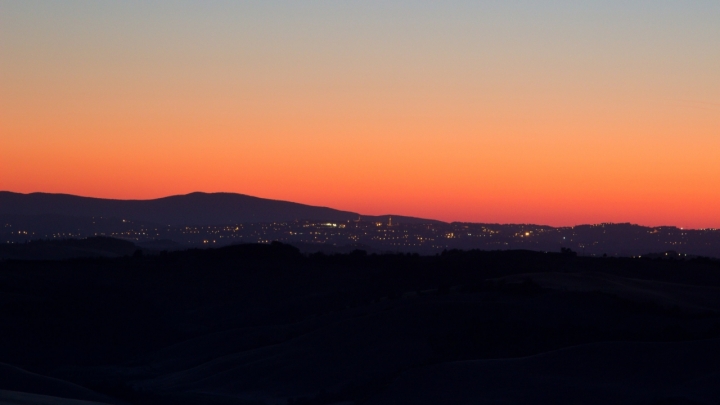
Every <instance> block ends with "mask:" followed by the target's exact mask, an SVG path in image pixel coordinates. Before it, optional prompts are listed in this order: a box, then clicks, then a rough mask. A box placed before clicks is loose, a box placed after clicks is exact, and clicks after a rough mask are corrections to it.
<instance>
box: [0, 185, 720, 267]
mask: <svg viewBox="0 0 720 405" xmlns="http://www.w3.org/2000/svg"><path fill="white" fill-rule="evenodd" d="M92 236H105V237H111V238H118V239H123V240H125V241H130V242H133V243H134V244H135V245H136V246H137V247H139V248H142V249H147V250H149V251H158V252H159V251H163V250H168V251H171V250H179V249H183V248H186V247H212V246H215V247H218V246H226V245H232V244H238V243H270V242H273V241H279V242H284V243H289V244H294V245H295V246H298V247H300V248H301V250H302V251H303V252H306V253H310V252H314V251H323V252H326V253H333V252H335V253H337V252H347V251H352V250H354V249H362V250H368V251H373V252H388V251H392V252H407V253H421V254H435V253H440V252H442V251H444V250H452V249H462V250H469V249H481V250H517V249H527V250H536V251H546V252H550V251H560V249H561V248H565V249H572V250H574V251H576V252H577V253H578V254H580V255H584V256H602V255H608V256H625V257H628V256H641V255H642V256H647V255H651V254H652V255H654V256H658V257H660V256H662V257H663V258H673V257H674V258H687V257H693V256H707V257H717V258H720V229H694V230H683V229H679V228H676V227H667V226H665V227H652V228H651V227H644V226H640V225H633V224H628V223H625V224H594V225H577V226H573V227H558V228H555V227H550V226H543V225H532V224H482V223H461V222H452V223H446V222H441V221H436V220H431V219H422V218H414V217H405V216H399V215H392V216H389V215H384V216H365V215H361V214H358V213H355V212H349V211H340V210H336V209H332V208H326V207H316V206H311V205H304V204H297V203H293V202H288V201H278V200H269V199H263V198H257V197H251V196H247V195H242V194H231V193H213V194H207V193H192V194H187V195H178V196H171V197H165V198H159V199H155V200H109V199H100V198H88V197H78V196H73V195H67V194H46V193H32V194H19V193H11V192H0V243H4V244H19V243H25V242H28V241H38V240H44V241H51V240H67V239H83V238H88V237H92ZM41 247H42V248H43V249H51V250H52V251H53V252H55V251H58V252H59V250H58V249H60V248H59V247H58V246H56V245H53V244H45V245H43V244H40V245H33V246H28V247H25V248H22V251H13V252H14V253H12V254H10V253H8V254H7V255H5V257H20V256H22V255H25V256H28V255H30V256H33V257H41V256H43V255H41V254H39V253H38V252H39V250H38V249H40V248H41ZM63 249H65V248H63ZM87 249H90V250H92V251H93V252H95V251H97V250H98V248H97V246H95V245H92V246H89V247H88V246H85V245H75V244H71V245H68V246H67V249H65V250H63V252H65V253H62V254H61V253H57V252H56V253H53V256H52V257H64V256H63V255H66V253H67V254H68V255H74V254H75V253H73V252H84V251H86V250H87ZM128 249H130V248H128ZM133 249H134V248H133ZM60 250H62V249H60ZM100 250H102V249H100ZM68 252H69V253H68ZM103 252H104V251H103ZM21 253H22V254H21ZM113 254H115V253H113ZM123 254H124V253H123ZM18 255H20V256H18ZM92 255H101V256H102V255H105V253H102V252H100V253H97V252H95V253H92Z"/></svg>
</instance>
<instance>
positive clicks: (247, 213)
mask: <svg viewBox="0 0 720 405" xmlns="http://www.w3.org/2000/svg"><path fill="white" fill-rule="evenodd" d="M0 214H9V215H27V216H31V215H46V214H56V215H65V216H74V217H88V216H92V217H115V218H120V219H130V220H136V221H146V222H150V223H157V224H163V225H221V224H231V223H250V222H255V223H259V222H285V221H293V220H331V221H349V220H354V219H358V218H359V217H363V218H365V219H369V220H372V219H385V218H388V217H393V218H397V219H400V220H402V221H404V222H406V223H440V222H442V221H438V220H433V219H423V218H415V217H408V216H402V215H391V214H388V215H375V216H373V215H362V214H359V213H356V212H352V211H343V210H338V209H334V208H330V207H325V206H314V205H309V204H302V203H296V202H291V201H285V200H274V199H268V198H261V197H255V196H250V195H247V194H240V193H228V192H217V193H204V192H192V193H188V194H180V195H172V196H167V197H161V198H155V199H147V200H119V199H109V198H97V197H84V196H77V195H73V194H62V193H43V192H34V193H27V194H24V193H16V192H11V191H0Z"/></svg>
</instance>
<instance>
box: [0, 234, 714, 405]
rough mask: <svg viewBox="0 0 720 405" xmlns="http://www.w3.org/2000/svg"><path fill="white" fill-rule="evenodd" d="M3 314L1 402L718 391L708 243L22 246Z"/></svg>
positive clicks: (688, 398)
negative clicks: (40, 255)
mask: <svg viewBox="0 0 720 405" xmlns="http://www.w3.org/2000/svg"><path fill="white" fill-rule="evenodd" d="M0 325H1V327H2V330H3V333H2V334H1V335H0V362H2V363H3V364H0V403H3V404H4V403H7V404H68V405H75V404H77V405H79V404H91V403H100V404H246V405H248V404H258V405H259V404H283V405H285V404H318V405H320V404H355V403H357V404H482V403H488V404H490V403H493V404H495V403H504V404H524V403H587V404H593V403H598V404H605V403H613V404H714V403H718V400H720V390H718V388H717V387H719V386H720V346H719V344H720V263H719V262H716V261H711V260H707V259H694V260H686V261H680V260H645V259H614V258H580V257H575V256H573V255H571V254H555V253H537V252H528V251H504V252H480V251H469V252H461V251H451V252H446V253H444V254H442V255H438V256H417V255H399V254H398V255H395V254H388V255H366V254H364V253H363V252H354V253H351V254H346V255H333V256H325V255H311V256H304V255H301V254H300V253H299V252H298V251H297V250H296V249H295V248H293V247H290V246H287V245H281V244H272V245H238V246H231V247H227V248H222V249H216V250H190V251H181V252H172V253H163V254H160V255H157V256H147V255H146V256H142V255H140V254H138V255H135V256H134V257H129V256H128V257H123V258H93V259H73V260H66V261H5V262H0ZM83 401H84V402H83Z"/></svg>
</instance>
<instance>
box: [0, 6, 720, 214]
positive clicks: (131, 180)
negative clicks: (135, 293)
mask: <svg viewBox="0 0 720 405" xmlns="http://www.w3.org/2000/svg"><path fill="white" fill-rule="evenodd" d="M311 3H312V4H314V5H316V6H315V8H313V7H308V8H307V9H301V10H291V8H292V6H291V5H289V3H285V2H273V7H275V9H273V10H267V9H264V8H263V6H260V5H257V4H255V3H253V4H254V6H253V7H250V6H247V9H243V7H245V6H238V5H234V6H231V5H229V4H227V3H222V4H220V3H217V4H216V3H213V7H208V9H204V8H201V7H200V8H198V7H199V6H198V5H197V4H196V3H192V4H193V6H192V7H191V6H185V7H186V8H187V9H183V8H182V7H180V10H178V11H177V12H176V14H172V15H169V16H168V14H167V13H163V12H162V11H163V10H159V9H157V10H156V9H145V8H143V7H146V8H147V7H149V6H143V5H142V3H130V4H131V5H114V6H108V5H104V6H95V7H94V8H93V7H90V10H89V11H88V10H85V9H82V10H83V11H82V12H81V11H78V10H79V9H72V7H69V6H68V7H66V8H63V9H62V10H53V9H52V8H53V7H55V8H57V7H61V6H59V5H57V4H54V5H53V4H46V3H33V4H35V6H34V8H26V7H23V6H22V3H17V4H8V3H3V5H2V6H0V13H1V14H0V15H1V17H2V19H0V26H2V28H0V30H1V31H0V35H2V38H3V40H2V42H1V43H0V46H1V48H0V52H1V55H2V57H0V60H1V61H0V73H1V75H0V109H1V111H2V113H0V137H1V138H0V142H1V143H0V189H2V190H10V191H17V192H33V191H45V192H61V193H71V194H79V195H87V196H97V197H108V198H155V197H161V196H166V195H171V194H182V193H188V192H192V191H208V192H212V191H229V192H239V193H244V194H250V195H256V196H260V197H266V198H276V199H284V200H291V201H297V202H303V203H308V204H315V205H324V206H331V207H334V208H339V209H346V210H353V211H359V212H362V213H364V214H383V213H395V214H403V215H413V216H423V217H432V218H437V219H442V220H448V221H450V220H458V221H476V222H515V223H518V222H520V223H528V222H532V223H541V224H551V225H572V224H579V223H594V222H633V223H640V224H646V225H677V226H684V227H720V209H718V207H720V163H718V161H720V159H718V156H720V75H718V73H717V72H720V28H718V27H717V24H714V23H713V21H715V22H716V21H717V18H718V17H720V7H710V6H707V5H706V4H705V3H702V2H700V3H702V4H703V5H704V6H706V8H705V9H702V7H700V6H697V8H698V9H697V10H692V9H691V7H689V6H688V7H687V10H685V13H684V14H682V13H680V14H679V16H678V15H677V13H669V12H665V11H663V10H659V11H658V10H654V11H653V10H650V11H653V12H654V14H653V13H649V14H647V13H646V14H641V15H642V16H644V17H642V18H644V20H643V19H642V18H641V19H640V20H632V19H624V18H621V17H622V16H623V15H624V14H623V13H627V12H629V10H624V9H622V6H617V8H608V9H603V10H604V14H602V15H601V16H600V17H596V13H598V10H597V9H592V10H586V9H583V8H574V9H572V10H570V11H568V12H569V13H571V15H570V17H572V18H571V19H570V22H568V21H567V17H568V15H567V13H566V12H562V10H564V9H562V10H561V9H558V10H554V11H553V10H550V11H547V10H546V11H544V14H542V13H541V14H539V15H536V14H533V13H531V12H530V11H527V10H524V9H507V10H506V9H503V8H502V7H500V6H497V7H496V8H495V9H493V10H480V9H471V10H454V9H440V10H439V11H438V10H425V11H423V10H420V11H417V10H415V9H413V10H409V9H405V8H403V7H409V6H403V2H399V3H398V4H396V8H397V9H391V10H380V11H378V10H373V9H372V8H371V7H370V8H367V9H366V8H363V6H360V5H355V6H354V7H356V8H357V9H345V8H342V7H336V6H331V4H333V3H327V2H311ZM700 3H699V4H700ZM68 4H75V3H73V2H70V3H68ZM78 4H80V3H78ZM88 4H90V3H88ZM158 4H160V3H158ZM353 4H355V3H353ZM85 5H87V4H85ZM158 7H159V6H158ZM268 7H269V6H268ZM333 7H335V8H333ZM701 9H702V10H701ZM271 11H272V12H271ZM405 11H408V12H409V15H407V14H408V13H405V14H404V13H403V12H405ZM461 11H462V13H461ZM630 11H637V10H630ZM640 11H647V10H640ZM640 11H637V12H640ZM473 12H474V13H476V14H475V15H473V14H472V13H473ZM303 13H305V14H303ZM318 13H319V14H318ZM322 13H325V14H327V15H324V14H322ZM493 13H494V14H493ZM488 14H489V15H488ZM328 15H329V16H331V17H333V18H327V17H328ZM323 16H324V17H323ZM321 17H322V18H321ZM471 17H477V18H476V19H473V18H471ZM573 18H574V20H573ZM478 21H479V22H478ZM573 21H574V22H573ZM243 22H246V23H247V24H245V25H243V24H242V23H243ZM348 26H349V27H350V28H348ZM238 27H239V28H238ZM633 35H634V36H633Z"/></svg>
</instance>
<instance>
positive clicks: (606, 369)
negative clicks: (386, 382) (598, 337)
mask: <svg viewBox="0 0 720 405" xmlns="http://www.w3.org/2000/svg"><path fill="white" fill-rule="evenodd" d="M718 344H720V340H717V339H714V340H703V341H694V342H679V343H635V342H633V343H629V342H612V343H596V344H590V345H582V346H574V347H570V348H567V349H562V350H557V351H553V352H548V353H542V354H539V355H535V356H530V357H523V358H517V359H497V360H472V361H463V362H453V363H443V364H439V365H437V366H431V367H425V368H421V369H416V370H411V371H408V372H407V373H404V374H403V375H402V376H400V377H399V378H398V379H397V380H396V381H395V382H394V383H393V384H392V385H391V386H390V387H389V388H388V389H387V390H386V392H384V393H383V394H381V395H379V397H378V398H373V399H372V400H370V401H368V404H372V405H385V404H388V405H389V404H397V405H400V404H416V405H422V404H428V405H445V404H499V403H501V404H508V403H512V404H541V403H542V404H569V403H582V404H618V405H621V404H708V405H710V404H715V403H717V400H718V398H720V354H719V353H718V350H717V347H718Z"/></svg>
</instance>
